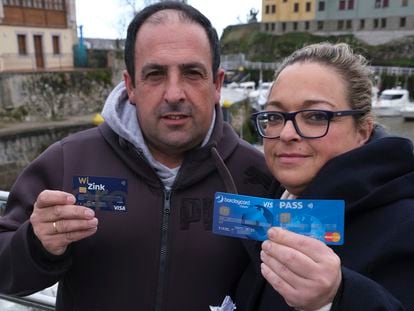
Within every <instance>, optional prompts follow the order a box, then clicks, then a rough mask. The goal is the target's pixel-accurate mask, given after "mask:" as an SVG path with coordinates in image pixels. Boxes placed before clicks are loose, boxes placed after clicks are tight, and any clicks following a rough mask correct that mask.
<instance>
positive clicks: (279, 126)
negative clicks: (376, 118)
mask: <svg viewBox="0 0 414 311" xmlns="http://www.w3.org/2000/svg"><path fill="white" fill-rule="evenodd" d="M364 113H365V112H364V111H361V110H342V111H329V110H315V109H309V110H299V111H295V112H281V111H261V112H256V113H254V114H252V116H251V119H252V120H253V122H254V124H255V126H256V129H257V131H258V133H259V135H260V136H262V137H263V138H279V137H280V133H281V132H282V130H283V128H284V126H285V124H286V122H287V121H292V123H293V126H294V127H295V130H296V132H297V133H298V134H299V136H301V137H303V138H321V137H323V136H325V135H326V134H327V133H328V130H329V124H330V123H331V120H332V119H333V118H335V117H345V116H354V115H361V114H364Z"/></svg>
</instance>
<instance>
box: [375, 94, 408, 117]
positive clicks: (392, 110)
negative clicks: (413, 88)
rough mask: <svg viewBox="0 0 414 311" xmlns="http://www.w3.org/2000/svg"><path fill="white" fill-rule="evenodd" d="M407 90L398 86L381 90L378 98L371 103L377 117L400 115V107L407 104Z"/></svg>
mask: <svg viewBox="0 0 414 311" xmlns="http://www.w3.org/2000/svg"><path fill="white" fill-rule="evenodd" d="M409 102H410V101H409V94H408V90H406V89H402V88H400V87H398V88H395V89H388V90H384V91H382V92H381V95H380V97H379V99H378V100H377V101H376V102H374V103H373V104H372V110H373V112H374V114H375V115H377V116H379V117H393V116H400V115H401V109H403V108H404V107H405V106H406V105H407V104H409Z"/></svg>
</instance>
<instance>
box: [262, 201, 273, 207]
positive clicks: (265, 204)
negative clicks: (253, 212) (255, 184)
mask: <svg viewBox="0 0 414 311" xmlns="http://www.w3.org/2000/svg"><path fill="white" fill-rule="evenodd" d="M263 206H264V207H266V208H271V207H273V202H263Z"/></svg>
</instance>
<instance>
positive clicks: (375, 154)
mask: <svg viewBox="0 0 414 311" xmlns="http://www.w3.org/2000/svg"><path fill="white" fill-rule="evenodd" d="M413 186H414V155H413V145H412V142H411V141H410V140H409V139H407V138H403V137H397V136H392V135H389V134H387V133H386V132H385V130H384V129H383V128H382V127H381V126H379V125H376V126H375V129H374V132H373V135H372V136H371V138H370V140H369V141H368V142H367V143H366V144H365V145H363V146H362V147H360V148H356V149H354V150H351V151H349V152H347V153H344V154H342V155H340V156H338V157H336V158H334V159H332V160H331V161H329V162H328V163H327V164H326V165H325V166H324V167H323V168H322V169H321V170H320V172H319V173H318V174H317V176H316V177H315V178H314V180H313V181H312V183H311V184H310V185H309V186H308V188H307V189H306V190H305V191H304V193H303V194H302V195H301V196H300V197H301V198H313V199H344V198H346V205H347V210H348V211H351V210H352V211H355V210H360V209H369V208H375V207H377V206H379V204H380V205H386V204H389V203H390V202H393V201H397V200H402V199H406V198H414V191H413V190H412V189H413ZM312 193H313V194H315V193H318V194H319V195H318V196H317V197H316V196H315V195H312Z"/></svg>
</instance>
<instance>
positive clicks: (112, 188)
mask: <svg viewBox="0 0 414 311" xmlns="http://www.w3.org/2000/svg"><path fill="white" fill-rule="evenodd" d="M72 180H73V186H72V189H73V191H72V193H73V195H74V196H75V197H76V204H77V205H82V206H86V207H89V208H91V209H93V210H102V211H114V212H126V211H127V202H126V199H127V193H128V181H127V179H125V178H116V177H100V176H99V177H98V176H74V177H73V179H72Z"/></svg>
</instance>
